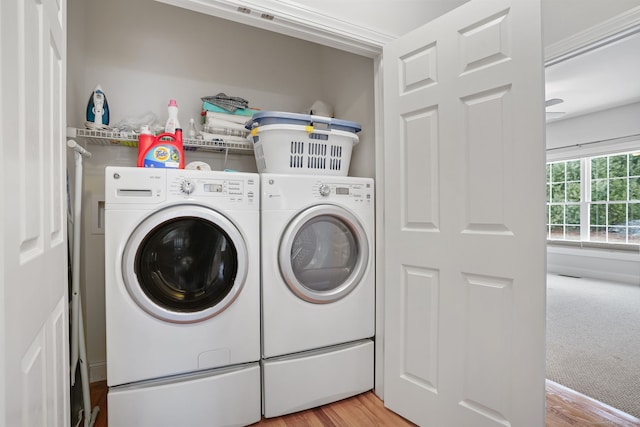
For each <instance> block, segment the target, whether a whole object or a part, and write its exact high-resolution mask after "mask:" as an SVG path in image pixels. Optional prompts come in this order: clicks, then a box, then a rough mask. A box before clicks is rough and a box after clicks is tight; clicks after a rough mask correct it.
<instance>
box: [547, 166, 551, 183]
mask: <svg viewBox="0 0 640 427" xmlns="http://www.w3.org/2000/svg"><path fill="white" fill-rule="evenodd" d="M549 182H551V163H547V183H549Z"/></svg>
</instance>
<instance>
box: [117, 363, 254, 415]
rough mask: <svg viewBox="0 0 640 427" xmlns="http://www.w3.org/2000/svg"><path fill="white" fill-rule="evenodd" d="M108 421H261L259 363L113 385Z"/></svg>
mask: <svg viewBox="0 0 640 427" xmlns="http://www.w3.org/2000/svg"><path fill="white" fill-rule="evenodd" d="M107 399H108V400H107V405H108V407H109V427H131V426H136V427H175V426H189V427H205V426H207V427H209V426H245V425H248V424H253V423H255V422H258V421H260V418H261V411H260V366H259V365H258V363H257V362H256V363H252V364H247V365H241V366H235V367H229V368H222V369H216V370H212V371H207V372H200V373H195V374H191V375H185V376H177V377H171V378H164V379H158V380H150V381H144V382H140V383H134V384H129V385H123V386H118V387H112V388H111V389H109V392H108V395H107Z"/></svg>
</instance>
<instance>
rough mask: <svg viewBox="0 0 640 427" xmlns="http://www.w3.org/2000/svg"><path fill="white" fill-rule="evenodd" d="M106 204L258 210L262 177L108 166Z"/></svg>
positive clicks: (238, 173)
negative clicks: (199, 203) (188, 203)
mask: <svg viewBox="0 0 640 427" xmlns="http://www.w3.org/2000/svg"><path fill="white" fill-rule="evenodd" d="M105 185H106V191H107V195H106V199H107V200H106V202H107V203H118V204H157V203H162V202H165V201H167V202H168V201H184V200H192V201H202V202H205V203H209V202H210V203H216V204H225V205H231V204H232V205H247V206H251V207H253V208H256V207H259V204H260V202H259V196H260V190H259V188H260V177H259V175H258V174H255V173H244V172H219V171H193V170H185V169H159V168H158V169H154V168H132V167H113V166H110V167H107V168H106V174H105Z"/></svg>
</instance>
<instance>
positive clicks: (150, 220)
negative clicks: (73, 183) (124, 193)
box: [122, 205, 248, 323]
mask: <svg viewBox="0 0 640 427" xmlns="http://www.w3.org/2000/svg"><path fill="white" fill-rule="evenodd" d="M247 256H248V255H247V247H246V244H245V241H244V238H243V236H242V234H241V233H240V231H239V230H238V229H237V228H236V227H235V225H234V224H233V223H232V222H231V221H230V220H228V219H227V218H226V217H224V216H223V215H221V214H219V213H218V212H216V211H213V210H211V209H207V208H205V207H202V206H198V205H179V206H173V207H169V208H166V209H163V210H160V211H157V212H155V213H153V214H152V215H150V216H149V217H147V218H146V219H145V220H144V221H142V222H141V223H140V225H138V227H136V229H135V230H134V232H133V233H132V234H131V236H130V237H129V240H128V241H127V244H126V246H125V249H124V255H123V259H122V271H123V279H124V283H125V286H126V288H127V291H128V292H129V294H130V295H131V297H132V298H133V300H134V301H135V302H136V303H137V304H138V305H139V306H140V307H141V308H142V309H143V310H145V311H146V312H148V313H149V314H151V315H153V316H155V317H157V318H158V319H161V320H166V321H169V322H176V323H193V322H198V321H202V320H205V319H209V318H211V317H213V316H215V315H216V314H218V313H220V312H221V311H223V310H224V309H225V308H227V307H228V306H229V305H230V304H231V303H232V302H233V301H234V300H235V299H236V298H237V296H238V295H239V293H240V291H241V289H242V287H243V286H244V282H245V280H246V277H247V268H248V267H247V266H248V260H247Z"/></svg>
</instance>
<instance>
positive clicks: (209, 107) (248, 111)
mask: <svg viewBox="0 0 640 427" xmlns="http://www.w3.org/2000/svg"><path fill="white" fill-rule="evenodd" d="M202 109H203V110H205V111H213V112H215V113H222V114H228V115H237V116H247V117H251V116H253V115H254V114H255V113H257V112H258V111H260V110H255V109H252V108H238V109H236V110H235V111H233V112H231V111H228V110H225V109H224V108H220V107H218V106H217V105H214V104H211V103H210V102H207V101H204V102H203V103H202Z"/></svg>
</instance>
